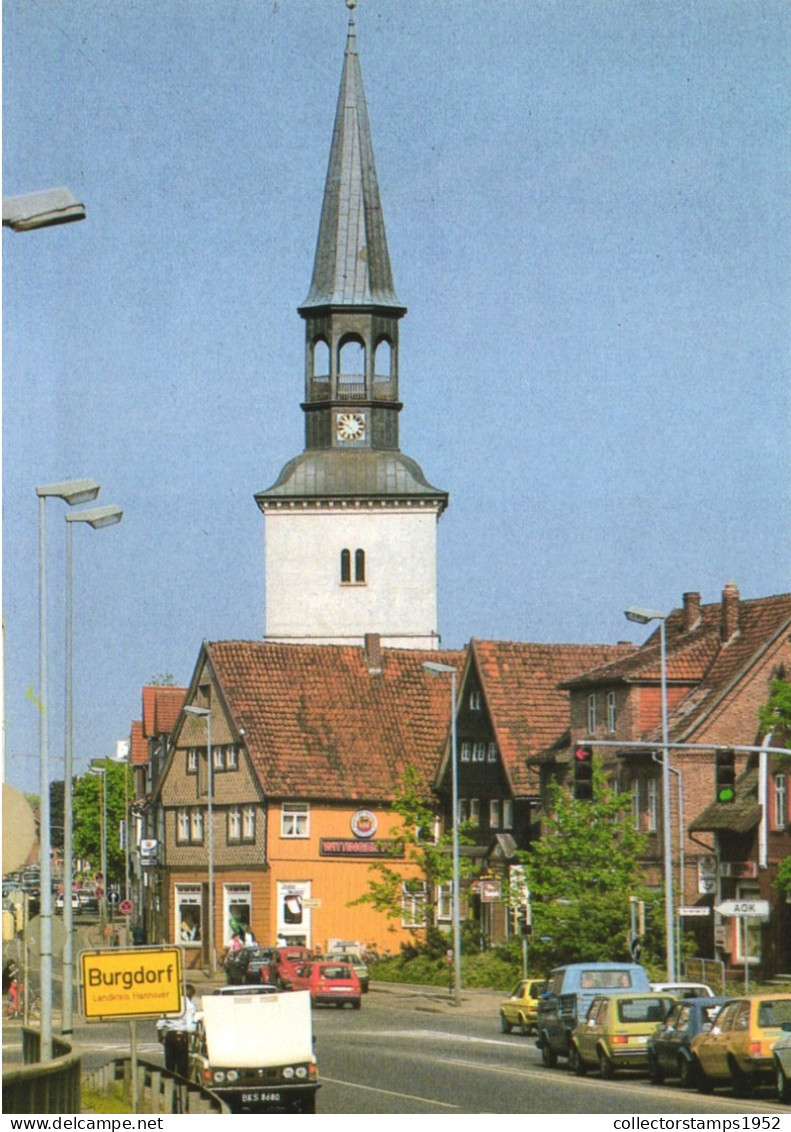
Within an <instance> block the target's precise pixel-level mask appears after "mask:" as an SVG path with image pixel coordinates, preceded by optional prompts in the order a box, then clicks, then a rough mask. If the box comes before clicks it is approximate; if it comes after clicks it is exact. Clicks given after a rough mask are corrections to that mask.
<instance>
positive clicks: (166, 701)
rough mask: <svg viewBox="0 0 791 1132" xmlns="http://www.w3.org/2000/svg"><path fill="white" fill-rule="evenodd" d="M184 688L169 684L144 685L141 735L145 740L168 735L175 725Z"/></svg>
mask: <svg viewBox="0 0 791 1132" xmlns="http://www.w3.org/2000/svg"><path fill="white" fill-rule="evenodd" d="M186 695H187V689H186V688H176V687H173V686H171V685H170V684H146V685H144V687H143V734H144V735H145V737H146V739H151V738H153V737H154V736H155V735H169V734H170V733H171V731H172V730H173V728H174V727H175V725H176V720H177V719H178V717H179V714H180V712H181V709H182V707H183V705H184V700H185V698H186Z"/></svg>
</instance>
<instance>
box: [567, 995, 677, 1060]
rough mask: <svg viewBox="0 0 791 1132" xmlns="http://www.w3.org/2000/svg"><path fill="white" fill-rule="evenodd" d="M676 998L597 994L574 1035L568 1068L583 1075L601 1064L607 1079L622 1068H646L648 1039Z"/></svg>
mask: <svg viewBox="0 0 791 1132" xmlns="http://www.w3.org/2000/svg"><path fill="white" fill-rule="evenodd" d="M675 1001H676V1000H675V999H674V998H673V997H672V995H669V994H654V993H651V992H649V993H648V994H603V995H598V996H597V997H596V998H594V1000H593V1002H592V1003H591V1005H590V1008H589V1010H588V1014H587V1016H586V1018H585V1019H584V1021H582V1022H580V1023H579V1025H578V1026H576V1027H575V1029H574V1032H573V1033H572V1035H571V1046H570V1048H569V1068H570V1069H571V1070H572V1071H573V1072H574V1073H576V1074H577V1076H578V1077H582V1076H584V1074H585V1073H587V1071H588V1069H591V1068H593V1067H595V1066H598V1068H599V1072H600V1073H601V1075H602V1077H606V1078H607V1079H608V1080H609V1079H610V1078H612V1077H614V1076H615V1071H616V1069H617V1068H619V1067H620V1068H624V1069H644V1068H645V1067H646V1065H647V1064H648V1039H649V1038H650V1037H651V1035H652V1034H653V1033H654V1031H655V1030H656V1028H657V1026H659V1025H661V1023H662V1022H663V1020H664V1019H665V1017H666V1015H667V1013H668V1011H669V1010H670V1008H671V1007H672V1005H673V1003H674V1002H675Z"/></svg>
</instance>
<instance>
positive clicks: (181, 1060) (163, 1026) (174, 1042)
mask: <svg viewBox="0 0 791 1132" xmlns="http://www.w3.org/2000/svg"><path fill="white" fill-rule="evenodd" d="M185 992H186V998H185V999H184V1008H183V1010H182V1011H181V1014H177V1015H176V1017H175V1018H160V1019H159V1021H158V1022H157V1030H158V1031H159V1034H160V1040H161V1041H162V1042H163V1043H164V1046H165V1068H166V1069H168V1070H170V1072H171V1073H176V1074H178V1076H179V1077H184V1078H185V1080H186V1079H187V1078H189V1052H190V1046H189V1042H190V1034H192V1033H194V1032H195V1004H194V1003H193V1001H192V1000H193V998H194V996H195V987H194V986H193V985H192V983H187V986H186V987H185Z"/></svg>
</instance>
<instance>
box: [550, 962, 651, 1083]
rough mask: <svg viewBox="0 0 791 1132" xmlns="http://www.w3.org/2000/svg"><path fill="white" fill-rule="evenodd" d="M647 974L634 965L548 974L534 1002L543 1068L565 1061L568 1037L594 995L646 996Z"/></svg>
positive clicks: (586, 966)
mask: <svg viewBox="0 0 791 1132" xmlns="http://www.w3.org/2000/svg"><path fill="white" fill-rule="evenodd" d="M650 990H651V983H650V982H649V979H648V973H647V971H646V970H645V968H644V967H641V966H640V965H639V964H638V963H569V964H567V965H566V966H563V967H556V968H555V969H554V970H553V971H550V973H549V977H548V979H547V989H546V991H545V993H544V994H543V995H542V997H541V998H540V999H539V1002H538V1019H537V1022H536V1032H537V1035H538V1036H537V1039H536V1045H537V1046H538V1048H539V1049H540V1050H541V1057H542V1060H543V1062H544V1065H546V1066H549V1067H552V1066H554V1065H556V1064H557V1059H558V1057H568V1056H569V1051H570V1050H571V1034H572V1031H573V1030H574V1028H575V1026H576V1025H577V1022H578V1021H579V1020H580V1019H583V1018H585V1016H586V1015H587V1013H588V1008H589V1007H590V1005H591V1003H592V1002H593V999H594V998H595V997H596V996H598V995H607V994H618V993H621V994H623V992H624V991H632V992H638V991H640V992H650Z"/></svg>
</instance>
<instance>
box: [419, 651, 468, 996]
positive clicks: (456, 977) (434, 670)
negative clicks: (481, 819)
mask: <svg viewBox="0 0 791 1132" xmlns="http://www.w3.org/2000/svg"><path fill="white" fill-rule="evenodd" d="M423 667H424V668H425V670H426V672H430V673H431V674H432V675H434V676H439V675H444V674H445V673H450V743H451V806H452V808H453V809H452V827H451V828H452V831H453V843H452V868H453V904H452V920H451V923H452V927H453V1001H454V1003H455V1004H456V1006H459V1005H460V1003H461V919H460V909H459V904H460V899H461V883H460V875H459V758H458V742H457V739H456V669H455V668H454V667H453V665H452V664H439V663H438V662H436V661H433V660H427V661H424V663H423Z"/></svg>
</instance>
